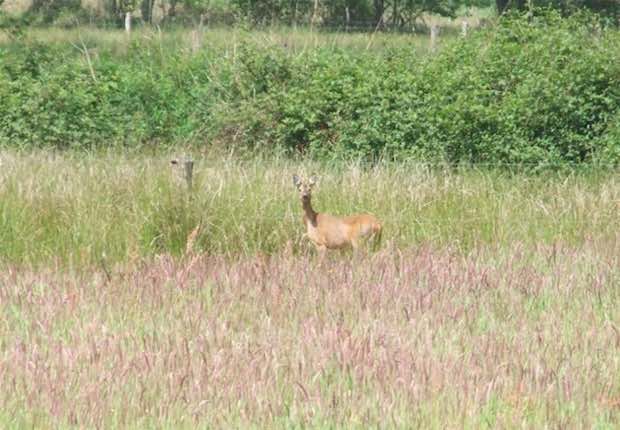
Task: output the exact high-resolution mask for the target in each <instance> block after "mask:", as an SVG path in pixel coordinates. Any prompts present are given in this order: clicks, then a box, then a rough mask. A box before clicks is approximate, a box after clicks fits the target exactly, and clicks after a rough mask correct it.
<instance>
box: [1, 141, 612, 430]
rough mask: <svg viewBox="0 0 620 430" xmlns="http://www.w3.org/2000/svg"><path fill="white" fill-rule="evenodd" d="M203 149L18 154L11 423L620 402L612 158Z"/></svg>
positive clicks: (12, 226) (332, 421)
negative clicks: (441, 164)
mask: <svg viewBox="0 0 620 430" xmlns="http://www.w3.org/2000/svg"><path fill="white" fill-rule="evenodd" d="M194 157H195V159H196V165H195V177H194V183H193V190H192V192H191V193H189V192H188V191H187V190H186V185H185V183H184V182H183V180H182V178H179V174H178V173H179V172H176V171H175V170H173V169H172V167H171V166H170V163H169V160H170V159H171V158H172V155H167V154H162V153H159V154H152V155H148V154H145V153H138V154H131V153H115V152H111V153H98V154H92V155H87V154H84V153H83V152H80V153H71V152H61V153H56V152H28V153H16V152H12V151H5V152H2V153H0V160H1V165H2V169H1V170H0V244H1V246H0V386H2V387H3V389H2V390H0V411H1V412H0V426H1V427H4V428H32V427H35V428H41V427H60V428H73V427H89V428H92V427H101V428H194V427H196V426H198V427H199V428H203V427H205V428H304V427H311V428H334V427H347V428H368V427H369V426H378V427H384V428H408V427H419V428H437V429H439V428H498V427H501V428H516V427H528V428H529V427H531V428H540V427H545V426H548V427H562V428H584V427H587V428H600V429H612V428H616V427H617V426H618V424H619V423H620V379H619V378H618V375H619V374H620V359H619V357H620V242H619V241H618V239H619V232H618V226H619V225H620V210H619V205H620V176H618V174H617V173H614V172H610V171H606V172H598V171H596V170H590V171H579V172H577V171H573V172H567V171H564V172H562V173H552V172H550V171H546V172H540V173H539V174H537V175H533V174H524V173H520V172H515V173H510V172H508V171H506V170H505V169H500V170H489V169H484V170H475V169H472V168H466V169H463V170H454V169H452V168H444V169H440V168H438V167H437V166H433V167H432V168H431V167H429V166H426V165H420V164H414V163H411V164H403V163H394V164H392V163H387V162H385V163H381V164H378V165H375V166H368V165H363V164H360V163H319V162H316V161H314V162H311V161H308V160H303V161H302V160H297V161H296V160H293V159H290V158H281V159H278V158H264V159H261V158H257V157H251V158H248V159H244V158H242V157H239V156H238V155H234V156H226V155H222V154H220V155H215V154H213V155H210V156H208V157H201V156H200V154H194ZM293 173H300V174H304V175H307V174H310V173H314V174H317V175H318V177H319V179H320V182H319V184H318V185H317V188H316V190H315V193H314V198H313V199H314V205H315V207H316V208H317V209H318V210H322V211H329V212H332V213H340V214H345V213H351V212H357V211H370V212H373V213H375V214H376V215H377V216H378V217H379V218H381V219H382V220H383V222H384V224H385V231H384V242H383V245H382V247H381V248H380V249H379V251H378V252H376V253H369V254H361V255H357V256H354V255H352V254H351V253H347V252H344V253H338V252H336V253H334V254H331V255H329V256H328V258H327V259H326V260H325V261H322V262H321V261H319V259H318V258H316V256H315V252H314V250H313V249H312V248H311V247H310V246H308V244H305V243H303V242H302V241H301V234H302V232H303V230H302V225H301V204H300V201H299V197H298V195H297V193H296V190H295V188H294V186H293V182H292V178H291V176H292V174H293Z"/></svg>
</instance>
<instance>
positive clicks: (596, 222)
mask: <svg viewBox="0 0 620 430" xmlns="http://www.w3.org/2000/svg"><path fill="white" fill-rule="evenodd" d="M171 158H172V155H167V154H163V155H162V154H159V155H151V156H145V155H144V154H142V155H122V154H120V153H108V154H94V155H91V156H84V155H83V154H81V155H75V154H73V155H72V153H54V152H29V153H27V154H18V153H14V152H3V153H1V154H0V159H1V160H2V169H1V170H0V184H1V185H0V243H2V246H1V247H0V260H1V261H5V262H10V263H18V264H26V265H31V264H34V265H38V264H41V263H43V264H46V263H48V262H49V261H51V260H54V261H57V262H59V263H63V264H69V265H99V264H101V262H102V260H103V261H105V262H106V263H110V264H112V263H114V262H121V261H126V260H127V259H132V258H136V259H139V258H141V257H145V256H152V255H156V254H160V253H172V254H173V255H179V254H181V253H182V252H184V250H185V248H186V244H187V239H188V237H189V235H190V233H191V232H192V231H196V232H195V235H196V237H195V245H194V246H195V248H196V249H197V250H200V251H203V252H206V253H208V254H219V255H228V256H236V255H252V254H255V253H259V252H260V253H266V254H272V253H277V252H279V251H281V250H283V249H285V248H287V247H288V248H291V249H292V250H293V251H294V252H295V253H305V252H308V251H309V250H310V246H309V245H308V244H307V243H305V242H303V241H302V240H301V234H302V229H303V227H302V224H301V215H302V210H301V204H300V201H299V198H298V195H297V194H296V190H295V187H294V186H293V183H292V175H293V173H299V174H311V173H313V174H317V175H318V177H319V185H318V186H317V188H316V190H315V192H314V197H313V204H314V206H315V208H316V209H317V210H318V211H324V212H329V213H334V214H350V213H355V212H371V213H374V214H375V215H376V216H377V217H379V218H380V219H381V220H382V221H383V222H384V225H385V235H384V237H385V238H386V239H387V240H388V241H389V242H392V243H393V244H394V245H396V246H398V247H411V246H418V245H421V244H425V243H432V244H433V245H434V246H437V247H447V248H452V249H456V250H459V251H461V252H464V253H467V252H468V251H469V250H471V249H474V248H476V247H478V246H480V245H484V246H487V245H488V246H492V247H496V248H498V249H504V248H512V247H514V246H515V245H517V244H521V245H525V246H531V245H538V244H547V245H551V244H555V243H562V244H570V245H579V244H582V243H584V242H586V241H588V240H596V241H602V242H607V241H614V240H617V235H618V228H617V227H618V225H620V211H619V210H618V202H619V201H620V177H619V176H618V175H617V174H616V173H613V172H607V173H600V174H597V173H595V172H592V171H590V172H589V173H588V172H585V173H584V172H582V173H574V172H573V173H566V172H564V173H541V174H539V175H525V174H519V173H510V172H506V171H505V169H502V170H503V171H496V170H489V169H484V170H473V169H464V170H462V171H450V170H448V169H441V168H437V167H435V168H428V167H427V166H424V165H420V164H407V163H397V164H389V163H384V164H379V165H376V166H374V167H368V166H363V165H361V164H359V163H355V162H351V163H348V164H347V163H338V164H333V165H330V164H329V163H327V162H324V163H318V162H310V161H294V160H290V159H285V158H278V157H277V156H273V157H267V158H257V157H249V158H248V159H245V160H244V159H241V158H239V157H230V156H226V155H212V156H207V157H202V156H200V155H198V156H197V157H196V166H195V178H194V189H193V192H192V193H191V195H190V194H188V193H187V191H186V187H185V184H184V182H183V181H182V180H181V179H180V175H179V174H178V172H176V171H175V170H174V169H173V168H172V167H171V165H170V163H169V161H170V159H171Z"/></svg>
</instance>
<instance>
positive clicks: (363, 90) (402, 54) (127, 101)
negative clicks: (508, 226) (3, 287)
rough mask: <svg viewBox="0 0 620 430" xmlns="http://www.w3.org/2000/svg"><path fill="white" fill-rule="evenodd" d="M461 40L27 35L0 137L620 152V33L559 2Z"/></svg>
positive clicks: (425, 155) (19, 141) (563, 155)
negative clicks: (566, 14)
mask: <svg viewBox="0 0 620 430" xmlns="http://www.w3.org/2000/svg"><path fill="white" fill-rule="evenodd" d="M227 34H228V36H230V37H228V38H226V37H227ZM35 36H36V37H35ZM188 39H189V40H188ZM448 39H449V40H445V41H443V42H442V43H441V46H440V47H439V48H438V50H437V52H431V53H429V52H428V42H427V41H426V40H425V39H420V38H419V37H415V36H385V35H379V36H376V35H374V34H371V35H356V36H346V37H344V36H343V37H342V38H339V37H338V36H337V35H334V36H330V35H321V36H320V37H319V36H316V35H315V34H312V33H309V34H308V33H306V34H305V35H303V36H302V37H299V34H297V35H293V36H291V37H286V36H273V35H270V34H264V33H251V32H249V33H248V32H243V31H240V32H231V33H222V32H207V33H204V34H203V33H193V35H189V36H188V35H187V34H186V33H185V36H184V34H183V33H173V34H171V35H168V36H162V35H161V34H160V33H157V32H148V31H146V32H142V33H137V34H136V35H135V37H133V38H132V39H131V41H129V42H126V41H125V42H119V34H118V33H105V32H86V31H85V32H84V33H81V32H80V31H79V30H74V31H72V32H69V33H67V34H65V35H64V36H61V35H59V34H58V30H50V32H49V34H48V38H47V39H46V36H45V33H44V34H41V33H40V31H39V32H38V33H35V34H34V35H32V34H29V33H28V32H27V31H26V32H25V33H24V34H21V33H20V34H16V35H13V36H12V39H10V40H8V41H5V43H3V44H2V45H1V46H0V99H2V103H1V104H0V145H2V146H4V147H10V148H16V147H20V148H25V147H27V148H32V147H47V148H49V147H54V148H66V147H72V148H95V147H97V148H100V147H110V146H125V147H127V146H129V147H140V146H149V145H157V146H161V145H179V144H182V145H185V144H193V145H195V146H213V145H215V146H218V145H219V146H227V147H235V148H251V149H256V148H258V149H259V150H261V151H271V152H274V151H275V152H278V151H285V152H287V153H304V154H307V155H311V156H313V157H314V158H318V159H332V158H349V157H354V158H359V157H363V158H366V159H376V158H378V157H383V158H389V159H397V160H404V159H414V160H417V161H425V162H449V163H452V164H456V163H460V162H466V163H500V164H504V163H511V164H512V163H517V164H523V165H527V166H530V165H549V164H553V165H560V164H570V165H572V164H582V163H596V164H602V165H616V164H617V163H618V160H620V143H619V142H620V108H619V106H620V33H619V32H618V31H617V30H615V29H607V28H604V27H601V26H600V23H598V22H597V21H596V19H595V18H593V17H591V16H587V15H577V16H574V17H572V18H560V17H559V16H557V15H555V14H554V13H551V12H548V13H541V14H539V15H536V16H535V17H534V18H533V19H532V20H527V19H525V18H505V19H502V20H501V21H500V22H499V23H498V24H497V25H496V26H490V27H488V28H485V29H478V30H476V31H473V32H472V33H471V34H470V35H469V36H468V37H467V38H465V39H457V38H455V37H450V38H448ZM54 41H56V42H54ZM367 48H368V49H367Z"/></svg>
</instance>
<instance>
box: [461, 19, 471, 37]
mask: <svg viewBox="0 0 620 430" xmlns="http://www.w3.org/2000/svg"><path fill="white" fill-rule="evenodd" d="M468 29H469V23H468V22H467V21H463V22H461V37H467V30H468Z"/></svg>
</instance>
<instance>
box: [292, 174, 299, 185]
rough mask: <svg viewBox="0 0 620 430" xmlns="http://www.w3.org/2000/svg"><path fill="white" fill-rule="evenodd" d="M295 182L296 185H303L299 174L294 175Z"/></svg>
mask: <svg viewBox="0 0 620 430" xmlns="http://www.w3.org/2000/svg"><path fill="white" fill-rule="evenodd" d="M293 183H294V184H295V186H296V187H298V186H299V185H301V179H299V176H297V175H293Z"/></svg>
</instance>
